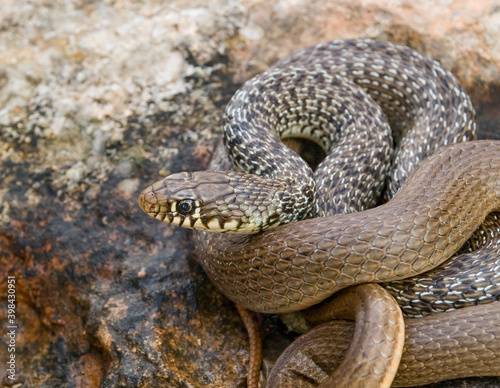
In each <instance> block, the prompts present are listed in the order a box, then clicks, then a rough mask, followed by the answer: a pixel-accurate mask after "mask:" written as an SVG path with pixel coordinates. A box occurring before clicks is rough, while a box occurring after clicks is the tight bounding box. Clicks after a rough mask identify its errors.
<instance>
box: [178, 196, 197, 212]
mask: <svg viewBox="0 0 500 388" xmlns="http://www.w3.org/2000/svg"><path fill="white" fill-rule="evenodd" d="M177 209H178V211H179V213H181V214H184V215H187V214H190V213H192V211H193V210H194V201H193V200H191V199H187V200H184V201H181V202H179V205H178V206H177Z"/></svg>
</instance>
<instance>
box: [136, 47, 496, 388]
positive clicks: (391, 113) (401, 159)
mask: <svg viewBox="0 0 500 388" xmlns="http://www.w3.org/2000/svg"><path fill="white" fill-rule="evenodd" d="M360 87H361V88H360ZM375 102H376V103H375ZM377 104H378V105H377ZM389 124H390V127H389ZM391 131H392V132H391ZM287 137H302V138H306V139H313V141H315V142H316V143H318V144H319V145H320V146H321V147H322V148H323V149H324V150H325V152H326V154H327V157H326V159H325V160H324V161H323V162H322V163H321V164H320V165H319V166H318V168H317V169H316V170H315V171H314V172H312V171H311V169H310V168H309V167H308V165H307V164H306V163H305V162H304V161H303V160H302V159H301V158H300V157H299V156H298V155H296V154H295V153H294V152H293V151H291V150H290V149H288V148H286V147H283V146H282V145H281V140H280V138H287ZM474 137H475V123H474V111H473V108H472V106H471V103H470V100H469V98H468V97H467V95H466V94H465V93H464V92H463V90H462V88H461V87H460V85H459V84H458V83H457V81H456V80H455V78H454V77H453V76H452V75H451V74H450V73H449V72H447V71H445V70H444V69H442V68H441V67H440V65H439V64H437V63H436V62H434V61H432V60H430V59H427V58H424V57H422V56H421V55H419V54H417V53H415V52H414V51H412V50H410V49H408V48H405V47H401V46H395V45H392V44H390V43H383V42H376V41H371V40H342V41H332V42H328V43H323V44H319V45H316V46H313V47H310V48H307V49H304V50H301V51H299V52H297V53H295V54H293V55H291V56H290V57H289V58H287V59H285V60H284V61H281V62H280V63H278V64H277V65H275V66H274V67H272V68H271V69H269V70H268V71H266V72H265V73H263V74H261V75H259V76H257V77H255V78H254V79H252V80H250V81H248V82H247V83H246V84H245V85H244V86H243V87H242V88H241V89H240V90H239V91H238V92H237V93H236V94H235V96H234V97H233V99H232V100H231V102H230V103H229V105H228V107H227V109H226V121H225V125H224V143H225V146H226V149H227V152H228V156H229V159H230V160H231V162H232V165H233V167H234V168H235V169H236V171H227V170H231V165H230V164H229V162H228V160H227V158H225V157H224V155H223V154H222V153H221V152H220V151H219V152H218V154H217V155H216V156H214V159H213V161H212V165H211V168H213V169H214V170H211V171H206V172H196V173H179V174H174V175H171V176H169V177H167V178H164V179H162V180H160V181H158V182H157V183H155V184H153V185H152V186H150V187H148V188H146V189H145V190H144V191H143V192H142V193H141V195H140V197H139V204H140V206H141V208H142V209H143V210H144V211H145V212H146V213H147V214H149V215H150V216H152V217H154V218H157V219H159V220H161V221H165V222H168V223H171V224H174V225H179V226H183V227H188V228H194V229H201V230H206V231H215V232H236V233H244V234H243V235H241V234H225V233H205V232H201V233H199V234H198V236H197V237H198V241H199V243H198V246H199V250H200V252H201V264H202V265H203V267H204V269H205V270H206V272H207V274H208V275H209V277H210V278H211V280H212V281H213V282H214V284H215V285H216V286H217V287H218V288H219V289H220V290H221V291H222V292H223V293H224V294H225V295H226V296H227V297H229V298H230V299H232V300H233V301H235V302H236V303H238V304H240V305H242V306H244V307H246V308H248V309H251V310H254V311H258V312H267V313H280V312H288V311H295V310H299V309H304V308H306V307H309V306H312V305H314V304H317V303H319V302H321V301H322V300H324V299H326V298H328V297H329V296H331V295H333V294H335V293H336V292H338V291H340V290H342V289H344V288H346V287H348V286H354V285H356V284H362V283H373V282H375V283H382V282H392V281H402V279H407V278H410V277H412V276H415V275H418V274H421V273H423V272H425V271H428V270H431V269H433V268H435V267H436V266H438V265H439V264H441V263H443V262H444V261H445V260H447V259H449V258H450V257H451V256H452V255H453V254H454V253H455V252H456V251H457V250H459V249H460V248H461V247H462V246H463V245H464V243H465V242H466V241H467V240H468V239H469V238H470V237H471V236H472V235H473V233H474V231H475V230H476V229H477V228H478V227H480V225H481V224H482V223H483V222H484V221H485V219H486V218H487V216H488V215H489V214H490V213H491V214H492V215H491V216H490V217H489V218H488V220H489V221H488V222H492V221H494V220H495V217H496V215H495V213H494V212H495V211H499V210H500V209H499V204H500V142H494V141H472V140H473V139H474ZM393 145H394V151H393V148H392V147H393ZM424 159H425V161H423V160H424ZM421 161H423V162H422V163H420V162H421ZM417 166H418V167H417ZM389 167H390V168H389ZM221 170H222V171H221ZM410 174H411V175H410ZM403 182H405V184H404V185H403V186H402V187H401V188H400V186H401V184H402V183H403ZM384 187H387V190H386V192H385V194H384V192H383V190H384ZM399 188H400V189H399ZM398 189H399V191H398ZM396 192H397V193H396ZM317 193H321V194H317ZM325 193H326V194H325ZM394 193H396V194H395V195H394ZM393 195H394V196H393ZM384 196H385V198H386V199H388V198H391V199H390V200H389V201H388V202H387V203H384V204H382V205H380V206H378V207H374V208H372V207H373V206H376V205H377V204H379V203H381V202H382V201H383V200H382V198H383V197H384ZM366 209H368V210H366ZM354 211H357V213H352V212H354ZM342 213H344V214H342ZM331 214H335V215H331ZM311 216H314V217H316V218H312V219H310V218H309V217H311ZM307 218H309V219H307ZM295 221H297V222H295ZM283 224H286V225H283ZM278 225H279V226H278ZM259 232H262V233H259ZM254 233H258V234H254ZM477 234H478V235H479V236H482V235H481V234H480V232H477ZM485 249H493V250H495V249H496V247H492V246H490V247H487V248H485ZM495 252H496V250H495ZM469 255H470V254H469ZM454 260H455V259H454ZM457 262H458V261H457ZM471 262H472V263H473V265H474V264H475V263H474V261H473V260H472V261H471ZM458 265H459V266H460V265H461V264H458ZM435 271H438V270H435ZM446 271H448V272H446V273H445V275H443V276H445V277H446V276H447V275H446V274H448V273H449V270H448V269H447V270H446ZM460 274H461V276H465V277H467V276H471V275H465V274H464V270H463V268H462V267H460ZM423 276H425V275H423ZM438 276H439V274H438ZM478 276H479V277H481V275H478ZM483 280H484V279H483ZM435 282H436V283H434V284H438V283H439V280H437V281H435ZM457 282H458V283H460V281H456V282H455V284H451V285H449V286H448V287H446V286H444V288H446V291H448V294H444V293H443V292H440V293H438V294H437V296H434V298H435V299H434V300H433V301H434V303H430V304H427V305H426V304H425V303H424V302H425V300H429V299H430V300H432V298H429V296H428V294H429V292H428V291H422V288H421V287H420V285H418V284H417V285H416V286H415V287H416V290H417V291H415V288H411V287H413V286H407V285H404V284H403V285H402V286H401V284H400V285H399V286H394V287H392V289H393V290H396V289H398V288H399V289H400V290H402V291H399V295H400V297H399V300H400V301H401V303H404V304H405V305H408V300H409V299H410V300H411V303H412V304H411V308H412V309H420V310H416V311H417V312H415V311H413V312H412V314H413V315H424V314H426V313H427V312H428V311H426V309H428V310H436V309H439V306H440V303H436V300H438V301H441V302H442V303H441V304H443V305H446V306H450V305H451V306H452V307H453V306H454V305H457V306H459V305H460V304H463V305H467V304H475V303H481V302H482V301H481V300H480V301H479V302H471V301H470V298H468V296H467V295H468V294H467V292H465V294H464V295H465V300H464V301H463V303H462V302H461V301H460V296H459V295H458V296H457V294H459V293H457V292H456V291H454V290H453V287H454V286H455V285H456V283H457ZM465 283H468V282H465ZM393 284H398V283H393ZM439 284H440V283H439ZM460 284H462V283H460ZM371 287H376V286H371ZM387 287H388V288H389V289H391V285H388V286H387ZM419 287H420V288H419ZM430 288H431V289H432V286H431V287H430ZM442 288H443V286H442V285H441V289H442ZM481 289H482V290H483V291H484V292H483V294H482V299H491V300H495V299H496V297H497V294H498V291H497V286H496V285H489V286H485V285H482V286H481ZM476 291H477V290H476ZM350 292H351V291H347V292H346V293H344V294H345V295H346V294H347V295H348V294H349V293H350ZM393 293H394V294H397V293H398V292H397V291H393ZM342 297H344V298H345V297H346V296H342ZM447 298H450V299H447ZM367 300H370V298H368V299H367ZM448 300H451V302H447V301H448ZM483 301H484V300H483ZM420 302H421V303H420ZM497 305H498V304H496V303H495V304H492V305H490V306H489V311H491V315H492V317H493V318H495V319H497V318H496V316H495V315H494V314H497V315H498V312H497V310H499V311H500V308H499V307H497ZM478 308H484V307H475V308H470V309H464V310H463V311H465V313H460V314H462V315H463V314H465V315H466V316H467V317H469V316H471V314H472V310H474V309H478ZM449 314H450V313H446V314H439V315H437V316H433V317H429V319H431V318H434V317H438V318H435V319H436V322H437V321H439V322H443V321H445V322H447V319H448V320H449V318H451V319H452V320H453V321H454V322H455V321H456V318H453V317H452V315H449ZM453 314H456V313H453ZM482 314H483V315H485V316H486V315H488V314H487V313H485V312H483V313H482ZM425 319H427V318H425ZM425 319H423V321H421V322H424V323H425V322H428V321H425ZM413 321H415V322H416V321H419V320H412V322H413ZM483 322H485V321H484V319H482V320H481V323H483ZM411 325H412V324H410V326H411ZM469 326H470V324H469ZM411 329H412V328H411V327H410V328H407V333H408V330H410V332H411ZM335 330H337V329H335ZM338 330H340V329H338ZM342 330H344V329H342ZM349 330H351V329H350V328H347V329H345V331H346V332H349ZM429 330H430V329H429ZM481 330H482V329H481ZM485 330H486V331H487V332H488V333H497V334H498V335H500V327H499V325H498V324H497V323H496V322H495V321H494V320H493V321H492V322H489V326H488V327H487V328H486V329H485ZM464 331H466V332H467V333H469V334H470V333H471V332H472V334H470V335H471V336H474V333H475V334H477V333H478V332H479V331H480V329H478V328H477V327H475V326H474V327H472V329H471V328H470V327H469V328H468V329H467V330H465V329H464ZM481 333H484V331H481ZM469 334H467V335H469ZM407 335H408V334H407ZM462 337H463V338H462V339H464V338H465V337H467V336H466V335H463V336H462ZM479 337H480V335H479ZM483 337H488V341H490V345H491V344H493V345H492V346H493V348H494V347H495V346H496V347H498V348H500V345H499V342H500V341H499V340H497V339H491V338H490V337H491V335H489V336H486V335H485V336H483ZM448 338H450V337H448ZM470 338H471V337H467V338H466V339H465V342H467V341H471V339H470ZM473 338H474V339H475V340H476V342H477V343H481V340H484V338H478V337H477V336H476V337H473ZM409 341H411V339H408V338H407V339H406V342H407V343H408V342H409ZM453 341H455V342H460V341H459V340H458V339H457V340H453ZM495 341H496V342H495ZM318 346H319V345H313V350H312V352H313V353H314V352H316V351H315V349H316V347H318ZM432 346H433V345H432V344H431V345H430V346H429V347H427V348H426V347H425V346H421V347H420V348H421V350H420V352H421V353H420V356H421V357H420V358H418V356H413V357H414V359H416V360H417V363H418V362H420V361H421V360H422V359H428V358H430V357H433V356H432V355H431V349H429V348H432ZM434 347H435V346H434ZM478 348H481V349H479V351H484V349H486V348H487V351H488V352H489V353H488V354H489V355H491V354H493V353H494V350H491V348H488V347H487V346H486V345H484V346H483V345H481V346H478ZM318 349H319V348H318ZM461 349H462V351H463V349H464V348H463V347H462V348H461ZM465 349H467V348H465ZM469 351H470V347H469ZM316 353H318V354H319V353H321V352H319V351H318V352H316ZM497 354H498V353H497ZM422 355H423V356H422ZM483 356H484V353H483ZM483 356H481V355H479V356H477V358H478V359H481V357H483ZM496 358H500V357H498V356H497V357H496ZM403 360H404V358H403ZM466 362H467V361H466ZM278 363H279V362H278ZM483 364H484V363H483ZM483 364H481V365H479V366H478V365H476V366H475V368H476V369H474V370H473V371H472V372H471V371H470V370H468V371H467V372H463V370H464V368H463V367H462V368H460V367H459V368H457V369H458V370H457V371H456V373H455V374H451V375H450V374H446V373H445V372H443V373H440V372H441V369H443V368H442V366H439V365H438V366H436V365H433V364H432V362H429V363H428V366H426V367H425V368H424V367H420V369H426V370H427V371H429V372H431V373H430V374H431V375H432V376H431V377H424V378H423V379H425V378H429V379H430V380H429V381H436V380H441V379H446V378H453V377H459V376H467V375H470V374H471V373H473V374H499V373H500V361H498V360H497V361H496V362H489V363H487V364H488V365H487V366H484V365H483ZM433 368H434V369H433ZM436 368H437V371H436V370H435V369H436ZM469 369H470V368H469ZM325 370H328V371H330V370H331V368H330V367H326V368H325ZM301 373H302V374H303V375H304V376H306V375H307V373H305V372H301ZM450 376H451V377H450ZM419 378H420V377H415V376H412V377H411V379H412V381H414V382H413V383H414V384H421V383H422V381H425V380H422V381H421V380H419ZM308 379H309V380H310V381H312V380H314V379H312V378H311V377H310V376H308ZM321 379H324V376H321V377H320V378H319V380H318V381H321ZM278 380H279V379H278ZM278 380H276V381H278ZM306 380H307V379H306ZM396 380H397V378H396ZM281 381H282V382H281V383H280V384H282V386H292V385H287V384H289V383H286V382H284V381H285V380H281ZM390 381H392V378H391V379H390ZM390 381H389V383H387V382H385V383H384V384H386V385H387V384H389V385H390ZM290 384H291V383H290ZM304 384H305V385H302V386H315V385H307V384H308V383H304ZM357 384H362V383H357ZM401 384H406V385H408V384H410V385H411V382H408V381H407V382H406V383H405V382H404V381H403V382H402V383H401ZM293 386H299V385H298V382H297V380H296V381H295V385H293ZM366 386H368V385H366Z"/></svg>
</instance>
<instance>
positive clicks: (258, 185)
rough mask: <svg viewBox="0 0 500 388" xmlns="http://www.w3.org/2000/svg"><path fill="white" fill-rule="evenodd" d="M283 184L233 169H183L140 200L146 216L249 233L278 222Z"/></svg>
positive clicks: (157, 184)
mask: <svg viewBox="0 0 500 388" xmlns="http://www.w3.org/2000/svg"><path fill="white" fill-rule="evenodd" d="M282 186H283V184H282V183H280V182H278V181H276V180H272V181H271V180H262V179H261V178H260V177H257V176H255V175H247V174H242V173H238V172H234V171H199V172H181V173H177V174H172V175H169V176H167V177H166V178H163V179H161V180H159V181H157V182H156V183H154V184H152V185H151V186H149V187H147V188H146V189H144V190H143V191H142V193H141V194H140V195H139V199H138V202H139V206H140V207H141V209H142V210H144V212H145V213H146V214H148V215H149V216H150V217H152V218H155V219H157V220H159V221H163V222H166V223H168V224H172V225H177V226H182V227H184V228H189V229H199V230H205V231H211V232H219V233H226V232H229V233H241V234H252V233H258V232H260V231H262V230H264V229H269V228H272V227H275V226H277V225H278V224H279V223H280V222H281V220H280V219H279V217H280V214H283V213H284V214H285V215H286V211H287V209H288V208H287V209H285V212H283V209H282V203H283V198H282V197H283V194H281V193H286V190H284V188H283V187H282ZM291 211H292V210H290V212H291Z"/></svg>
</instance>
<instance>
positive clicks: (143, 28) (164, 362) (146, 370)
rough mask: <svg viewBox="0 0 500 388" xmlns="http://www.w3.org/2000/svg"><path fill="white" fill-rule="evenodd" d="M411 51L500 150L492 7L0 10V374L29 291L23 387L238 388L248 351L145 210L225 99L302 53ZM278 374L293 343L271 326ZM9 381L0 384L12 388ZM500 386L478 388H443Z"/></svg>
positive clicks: (300, 3)
mask: <svg viewBox="0 0 500 388" xmlns="http://www.w3.org/2000/svg"><path fill="white" fill-rule="evenodd" d="M351 37H370V38H377V39H387V40H391V41H394V42H396V43H401V44H408V45H410V46H411V47H413V48H415V49H417V50H419V51H421V52H422V53H424V54H427V55H429V56H432V57H434V58H435V59H438V60H440V61H441V62H442V63H443V64H444V66H445V67H447V68H449V69H450V70H452V71H453V72H454V73H455V74H456V75H457V76H458V77H459V79H460V81H461V82H462V83H463V85H464V86H465V87H466V89H467V90H468V92H469V93H470V94H471V95H472V97H473V99H474V102H475V105H476V107H477V108H478V117H479V125H480V130H481V132H480V134H481V137H484V138H493V137H496V138H500V131H499V130H498V126H499V123H500V114H499V111H498V109H497V106H498V103H499V102H500V92H499V90H500V43H499V42H500V39H499V38H500V7H499V6H498V3H497V2H496V1H493V0H484V1H477V0H456V1H446V0H442V1H434V0H422V1H418V2H417V1H403V0H401V1H397V0H395V1H391V2H385V1H382V0H337V1H334V0H327V1H323V0H313V1H308V0H278V1H273V2H265V1H258V0H253V1H250V0H248V1H245V0H226V1H223V0H214V1H211V2H205V1H195V0H178V1H175V0H174V1H168V2H165V1H160V0H148V1H144V2H132V1H129V0H117V1H101V2H100V1H83V0H80V1H69V0H56V1H45V0H38V1H36V0H35V1H27V0H22V1H14V0H3V1H2V2H1V4H0V52H1V53H2V55H1V56H0V163H1V168H0V261H1V267H0V290H1V291H0V303H1V306H2V307H1V308H0V322H2V325H1V327H2V329H1V330H2V331H0V333H1V335H0V364H1V365H5V362H6V359H7V355H8V353H7V337H6V335H5V332H4V328H5V326H6V324H5V322H6V320H7V318H6V314H7V309H6V295H7V293H6V290H7V284H6V277H7V275H15V276H16V277H17V298H18V300H17V301H18V304H17V323H18V326H19V328H18V335H17V347H16V351H17V360H18V367H19V369H18V375H19V377H20V381H24V386H25V387H28V386H29V387H56V386H57V387H97V386H102V387H117V386H129V387H132V386H134V387H146V386H147V387H160V386H161V387H203V386H207V387H235V386H239V387H243V386H245V381H244V379H245V368H246V357H247V341H246V336H245V332H244V329H243V327H242V326H241V324H240V322H239V319H238V317H237V315H236V312H235V310H234V309H233V307H232V305H231V304H230V303H229V302H228V301H226V300H225V299H224V298H223V297H222V296H220V294H218V293H217V292H216V290H215V289H214V287H213V286H212V285H211V284H210V283H209V281H208V280H207V278H206V276H205V275H204V274H203V272H202V271H201V270H200V267H199V266H198V264H197V263H196V262H195V261H194V260H193V258H192V257H191V256H192V255H191V243H190V241H189V233H188V232H185V231H182V230H177V229H175V228H171V227H169V226H166V225H162V224H160V223H158V222H155V221H153V220H150V219H149V218H148V217H147V216H146V215H144V214H143V213H142V212H141V211H140V210H139V208H138V206H137V205H136V197H137V194H138V193H139V191H140V190H141V188H142V187H144V186H146V185H147V184H148V183H150V182H152V181H154V180H155V179H156V178H157V177H158V175H159V174H162V175H165V174H167V173H169V172H176V171H181V170H199V169H203V168H204V167H205V166H206V163H207V161H208V160H209V158H210V155H211V152H212V150H213V146H214V144H215V143H216V142H217V140H218V138H219V136H220V119H221V115H222V112H223V108H224V105H225V103H226V102H227V100H228V99H229V98H230V96H231V95H232V93H233V92H234V91H235V90H236V89H237V87H238V86H239V85H240V84H241V83H242V82H243V81H244V80H245V79H247V78H248V77H250V76H252V75H253V74H255V73H257V72H259V71H262V70H263V69H265V68H266V67H267V66H268V65H269V64H271V63H273V62H274V61H276V60H277V59H279V58H282V57H284V56H286V55H287V54H288V53H290V52H292V51H293V50H295V49H297V48H300V47H303V46H307V45H310V44H314V43H317V42H319V41H323V40H330V39H335V38H351ZM263 327H264V328H265V330H266V333H265V335H266V341H265V344H266V347H267V349H266V352H267V357H268V358H269V359H272V358H274V357H275V356H276V354H277V353H278V352H279V351H280V349H281V348H282V347H283V346H284V345H285V344H286V342H287V341H289V337H290V336H291V335H290V334H289V333H285V334H284V335H282V334H280V333H282V332H283V330H284V329H283V325H282V324H280V323H279V322H278V321H276V319H275V318H273V317H265V318H264V319H263ZM4 373H5V372H4V369H3V368H1V369H0V374H1V376H0V379H1V378H3V374H4ZM448 386H450V387H451V386H453V387H456V386H464V387H498V386H500V383H499V382H498V380H497V379H469V380H467V382H456V381H455V382H450V383H442V384H438V385H434V387H448Z"/></svg>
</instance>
